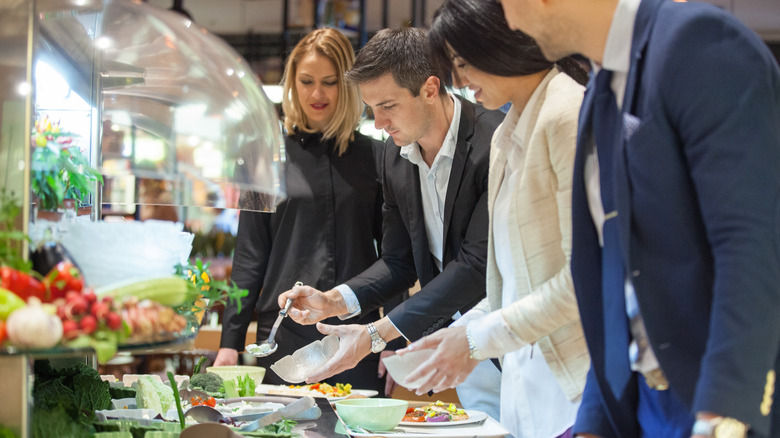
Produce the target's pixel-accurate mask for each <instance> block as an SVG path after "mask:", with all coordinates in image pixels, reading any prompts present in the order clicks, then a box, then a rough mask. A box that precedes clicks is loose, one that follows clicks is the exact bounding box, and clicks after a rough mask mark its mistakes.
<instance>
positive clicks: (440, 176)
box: [335, 95, 461, 340]
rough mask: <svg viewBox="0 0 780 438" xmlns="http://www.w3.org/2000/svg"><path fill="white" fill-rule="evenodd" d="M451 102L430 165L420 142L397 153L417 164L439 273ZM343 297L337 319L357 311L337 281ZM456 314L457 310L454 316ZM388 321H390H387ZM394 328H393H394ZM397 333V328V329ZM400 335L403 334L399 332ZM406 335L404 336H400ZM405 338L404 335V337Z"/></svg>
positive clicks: (455, 118)
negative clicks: (446, 126) (343, 306)
mask: <svg viewBox="0 0 780 438" xmlns="http://www.w3.org/2000/svg"><path fill="white" fill-rule="evenodd" d="M449 98H450V99H452V101H453V102H454V105H453V113H452V121H451V122H450V127H449V130H448V131H447V135H446V136H445V138H444V142H443V143H442V146H441V149H440V150H439V152H438V153H437V154H436V158H434V160H433V163H432V165H431V166H430V167H429V166H428V164H426V163H425V161H424V160H423V158H422V154H421V152H420V145H419V144H417V143H416V142H415V143H412V144H409V145H406V146H401V147H400V151H399V154H401V156H402V157H403V158H405V159H407V160H409V161H410V162H411V163H412V164H414V165H416V166H417V167H418V169H419V170H418V173H419V175H420V191H421V192H422V193H421V194H422V207H423V218H424V220H425V231H426V234H427V236H428V249H429V250H430V252H431V255H433V258H434V260H435V261H436V266H437V267H438V268H439V272H441V271H442V270H443V263H442V259H443V258H444V201H445V199H446V197H447V187H448V185H449V180H450V173H451V171H452V160H453V157H454V156H455V146H456V145H457V142H458V129H459V128H460V113H461V104H460V100H459V99H456V98H454V97H453V96H452V95H449ZM335 289H336V290H337V291H339V293H341V296H342V297H343V298H344V303H345V304H346V305H347V314H345V315H340V316H339V318H341V319H347V318H351V317H353V316H356V315H359V314H360V311H361V309H360V302H359V301H358V299H357V296H356V295H355V292H354V291H353V290H352V288H350V287H349V286H347V285H346V284H340V285H338V286H336V287H335ZM458 316H460V312H458V313H457V314H456V315H455V317H458ZM390 322H392V321H390ZM396 329H397V327H396ZM399 332H400V330H399ZM401 334H402V335H403V333H401ZM403 336H404V338H406V336H405V335H403ZM406 339H407V340H408V338H406Z"/></svg>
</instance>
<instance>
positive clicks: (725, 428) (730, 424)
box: [691, 417, 748, 438]
mask: <svg viewBox="0 0 780 438" xmlns="http://www.w3.org/2000/svg"><path fill="white" fill-rule="evenodd" d="M747 430H748V427H747V425H746V424H745V423H743V422H741V421H739V420H736V419H734V418H728V417H714V418H708V419H706V420H704V419H699V420H696V422H695V423H693V430H692V431H691V434H692V435H704V436H707V437H714V438H745V437H746V436H747Z"/></svg>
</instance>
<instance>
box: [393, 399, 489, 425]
mask: <svg viewBox="0 0 780 438" xmlns="http://www.w3.org/2000/svg"><path fill="white" fill-rule="evenodd" d="M487 417H488V415H487V414H486V413H484V412H482V411H474V410H470V409H458V407H457V406H455V405H454V404H452V403H444V402H441V401H437V402H436V403H429V404H427V405H424V406H418V407H416V408H412V407H410V408H409V409H407V410H406V415H404V418H403V419H402V420H401V423H400V424H401V425H402V426H415V427H417V426H423V427H442V426H459V425H461V424H473V423H480V422H482V421H485V419H487Z"/></svg>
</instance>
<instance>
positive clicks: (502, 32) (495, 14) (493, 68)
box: [428, 0, 588, 85]
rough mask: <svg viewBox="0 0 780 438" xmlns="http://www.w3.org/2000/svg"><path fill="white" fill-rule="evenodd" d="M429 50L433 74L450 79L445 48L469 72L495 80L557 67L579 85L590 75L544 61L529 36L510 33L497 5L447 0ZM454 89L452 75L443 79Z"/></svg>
mask: <svg viewBox="0 0 780 438" xmlns="http://www.w3.org/2000/svg"><path fill="white" fill-rule="evenodd" d="M428 44H429V45H430V49H431V56H432V58H433V62H434V64H435V65H436V67H437V70H439V71H441V72H443V73H446V72H450V73H452V71H453V68H452V58H451V53H450V50H449V49H448V46H449V47H451V48H452V50H454V51H455V53H456V54H457V55H458V56H460V57H461V58H463V60H465V61H466V62H467V63H469V64H470V65H471V66H473V67H475V68H477V69H479V70H481V71H483V72H485V73H489V74H493V75H497V76H505V77H511V76H525V75H530V74H534V73H538V72H540V71H544V70H546V69H549V68H552V67H553V66H556V65H557V66H558V68H559V69H560V70H561V71H563V72H564V73H566V74H568V75H569V76H571V77H572V78H573V79H574V80H576V81H577V82H579V83H580V84H583V85H584V84H585V83H587V81H588V73H587V72H586V71H585V69H584V68H583V67H582V65H580V63H579V62H577V61H576V60H574V59H572V58H569V57H567V58H563V59H561V60H558V61H557V62H552V61H548V60H547V59H546V58H545V57H544V55H543V54H542V51H541V50H540V49H539V46H538V45H537V44H536V42H535V41H534V40H533V38H531V37H530V36H528V35H526V34H524V33H523V32H520V31H516V30H512V29H510V28H509V26H508V25H507V23H506V19H505V18H504V9H503V7H501V4H500V3H499V1H498V0H446V1H445V2H444V4H443V5H442V6H441V7H440V8H439V9H438V10H437V11H436V14H435V15H434V21H433V24H432V25H431V29H430V30H429V31H428ZM442 76H444V77H445V79H447V80H448V83H447V85H452V83H451V82H452V79H451V75H447V74H443V75H442Z"/></svg>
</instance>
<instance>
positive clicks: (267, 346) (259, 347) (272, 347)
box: [246, 281, 303, 357]
mask: <svg viewBox="0 0 780 438" xmlns="http://www.w3.org/2000/svg"><path fill="white" fill-rule="evenodd" d="M295 285H296V286H303V283H301V282H300V281H297V282H295ZM292 304H293V300H292V298H288V299H287V302H286V303H284V309H282V310H280V311H279V316H277V317H276V321H275V322H274V325H273V327H271V334H270V335H269V336H268V339H266V340H265V341H263V342H261V343H259V344H249V345H247V346H246V351H247V353H249V354H251V355H252V356H254V357H266V356H268V355H269V354H272V353H273V352H275V351H276V349H277V348H278V347H279V346H278V345H277V344H276V341H274V336H276V331H277V330H278V329H279V326H280V325H281V324H282V320H283V319H284V318H285V317H286V316H287V312H289V311H290V307H292Z"/></svg>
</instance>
